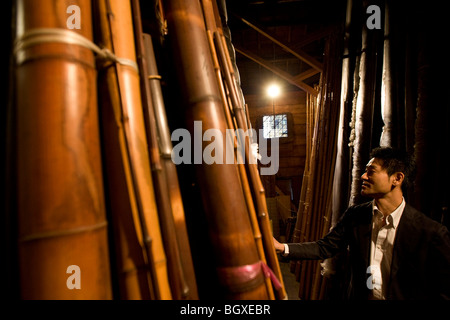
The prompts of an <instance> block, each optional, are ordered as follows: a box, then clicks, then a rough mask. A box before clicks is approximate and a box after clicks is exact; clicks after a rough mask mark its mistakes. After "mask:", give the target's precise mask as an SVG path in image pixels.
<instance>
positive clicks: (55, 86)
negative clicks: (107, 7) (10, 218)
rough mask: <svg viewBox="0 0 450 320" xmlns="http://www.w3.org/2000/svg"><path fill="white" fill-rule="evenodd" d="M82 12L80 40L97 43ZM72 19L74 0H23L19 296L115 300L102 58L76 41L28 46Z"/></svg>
mask: <svg viewBox="0 0 450 320" xmlns="http://www.w3.org/2000/svg"><path fill="white" fill-rule="evenodd" d="M77 6H78V7H79V9H80V10H81V12H82V13H83V15H82V17H83V27H82V28H81V29H79V30H73V31H72V32H73V33H76V34H78V35H81V36H83V37H84V38H85V39H88V40H90V41H92V23H91V2H90V1H89V0H79V1H77ZM66 11H67V2H66V1H59V0H43V1H33V0H19V1H17V21H18V25H17V38H18V39H19V40H23V41H22V42H21V43H20V44H21V47H20V49H19V50H18V51H16V58H17V66H16V79H17V80H16V81H17V82H16V89H17V94H16V99H17V100H16V101H17V104H16V108H17V110H16V115H17V122H16V142H17V153H16V160H17V208H18V221H19V245H18V247H19V259H20V278H21V284H20V288H21V298H23V299H110V298H111V297H112V291H111V282H110V267H109V255H108V252H109V249H108V241H107V222H106V213H105V203H104V193H103V185H102V180H103V177H102V166H101V156H100V141H99V127H98V114H97V90H96V88H97V85H96V76H97V74H96V69H95V60H94V54H93V52H92V51H91V50H89V49H87V48H84V47H82V46H80V45H77V44H68V43H66V42H65V41H66V39H67V35H68V33H64V35H65V37H64V38H63V39H62V40H61V41H59V42H58V43H56V42H55V41H53V40H49V39H48V38H47V39H46V41H43V40H42V38H41V39H40V40H39V41H37V42H34V43H33V42H32V41H31V40H33V39H34V40H35V39H36V38H33V37H30V38H27V39H25V38H22V37H23V36H24V35H26V34H29V32H31V31H36V30H37V29H38V28H50V29H51V30H52V31H54V30H55V29H56V30H57V31H62V32H66V31H67V24H66V21H67V17H68V15H67V13H66ZM67 32H68V31H67ZM70 34H72V33H70ZM70 266H74V267H70ZM77 267H79V269H78V271H77V269H76V268H77ZM72 268H74V269H72ZM70 273H72V274H70ZM71 276H73V277H74V278H70V277H71ZM77 276H78V279H77ZM77 284H79V285H80V288H77ZM72 286H75V287H74V288H73V287H72Z"/></svg>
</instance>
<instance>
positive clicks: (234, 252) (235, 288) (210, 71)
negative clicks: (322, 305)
mask: <svg viewBox="0 0 450 320" xmlns="http://www.w3.org/2000/svg"><path fill="white" fill-rule="evenodd" d="M164 5H165V8H164V9H165V12H166V15H167V22H168V31H169V34H170V44H171V50H172V53H173V57H174V63H175V64H176V65H177V66H178V68H177V70H178V74H177V76H178V83H179V85H180V88H181V89H182V92H181V94H182V97H183V99H184V101H186V105H185V108H186V125H187V127H188V129H189V131H190V132H191V134H193V133H194V128H193V125H194V123H193V122H194V121H201V124H202V132H201V134H202V135H203V132H205V131H206V130H208V129H216V130H219V131H220V132H221V133H222V136H226V133H225V132H226V128H227V123H226V119H225V116H224V114H223V107H222V100H221V96H220V89H219V86H218V83H217V80H216V75H215V72H214V65H213V61H212V58H211V52H210V48H209V44H208V38H207V32H206V29H205V25H204V17H203V15H202V12H201V7H200V3H199V2H196V1H181V0H171V1H167V2H165V3H164ZM219 140H220V139H219ZM217 143H218V144H219V148H220V147H221V148H222V150H225V149H224V148H223V147H224V145H225V144H226V142H225V141H223V140H222V141H217ZM203 145H204V144H203ZM224 160H225V159H224ZM224 162H225V163H226V161H224ZM196 169H197V178H198V181H199V186H200V189H201V190H202V197H203V204H204V208H205V210H204V211H205V214H206V219H207V223H208V231H209V235H210V240H211V242H212V247H213V248H214V252H212V255H213V256H214V261H215V264H216V269H217V274H218V276H219V280H220V282H221V291H222V295H223V296H224V297H225V298H227V299H267V298H268V295H267V292H266V288H265V284H264V280H263V275H262V273H261V272H260V271H259V270H258V269H256V270H255V268H260V260H259V257H258V253H257V249H256V246H255V243H254V239H253V233H252V228H251V223H250V220H249V216H248V212H247V211H248V210H247V207H246V203H245V197H244V194H243V190H242V187H241V185H240V177H239V171H238V168H237V166H236V165H235V164H217V163H213V164H210V165H206V164H202V165H197V167H196ZM218 181H219V182H220V184H219V185H218V184H217V182H218ZM229 186H233V189H230V188H229ZM246 270H255V271H257V272H256V273H255V274H254V275H255V276H251V275H250V274H249V273H248V272H247V271H246Z"/></svg>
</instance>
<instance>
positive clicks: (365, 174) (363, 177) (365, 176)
mask: <svg viewBox="0 0 450 320" xmlns="http://www.w3.org/2000/svg"><path fill="white" fill-rule="evenodd" d="M361 179H363V180H367V172H364V173H363V174H362V176H361Z"/></svg>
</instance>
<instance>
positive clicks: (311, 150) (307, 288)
mask: <svg viewBox="0 0 450 320" xmlns="http://www.w3.org/2000/svg"><path fill="white" fill-rule="evenodd" d="M340 41H341V39H340V33H339V32H336V33H335V34H332V35H330V37H329V39H328V41H327V45H326V47H325V57H327V60H326V61H325V63H324V71H323V73H322V75H321V81H320V84H319V88H318V92H319V95H318V96H317V97H313V96H311V95H308V96H307V159H309V161H307V163H306V166H305V173H304V177H303V184H302V189H301V195H300V202H299V210H298V216H297V222H296V226H295V229H294V234H293V242H308V241H315V240H318V239H320V238H321V237H323V236H324V235H325V234H326V233H328V231H329V229H330V225H331V209H332V208H331V199H332V189H333V177H334V167H335V163H334V161H335V158H336V142H337V141H336V137H337V134H336V133H337V128H338V124H339V107H340V100H339V96H340V95H339V94H338V93H340V75H341V69H340V56H339V53H340V49H339V48H340ZM323 267H324V268H325V269H326V268H327V266H326V264H324V265H323ZM291 271H294V272H295V274H296V277H297V279H298V280H299V282H300V286H299V297H300V298H301V299H305V300H317V299H321V298H323V294H324V291H325V290H324V288H325V285H326V282H325V281H323V280H324V277H323V276H322V273H323V272H321V264H320V262H319V261H302V262H296V263H292V264H291ZM325 272H326V270H325Z"/></svg>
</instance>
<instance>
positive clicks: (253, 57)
mask: <svg viewBox="0 0 450 320" xmlns="http://www.w3.org/2000/svg"><path fill="white" fill-rule="evenodd" d="M234 49H235V50H236V51H237V52H239V53H240V54H242V55H244V56H246V57H247V58H249V59H251V60H253V61H254V62H256V63H258V64H259V65H261V66H263V67H264V68H266V69H267V70H269V71H271V72H273V73H274V74H276V75H277V76H279V77H281V78H282V79H284V80H286V81H287V82H289V83H291V84H293V85H294V86H296V87H298V88H300V89H302V90H303V91H306V92H308V93H310V94H312V95H314V96H317V94H318V92H317V90H315V89H314V88H313V87H311V86H309V85H307V84H306V83H304V82H303V81H301V80H299V78H300V76H302V75H303V76H305V75H306V72H308V73H309V74H311V71H309V70H308V71H305V72H303V73H301V74H299V75H297V76H292V75H290V74H289V73H287V72H286V71H284V70H282V69H280V68H278V67H275V66H274V65H272V64H271V63H270V62H269V61H267V60H265V59H263V58H261V57H259V56H258V55H256V54H254V53H252V52H250V51H248V50H247V49H244V48H240V47H239V46H236V45H235V46H234ZM314 72H315V73H318V71H314ZM304 79H305V78H304Z"/></svg>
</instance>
